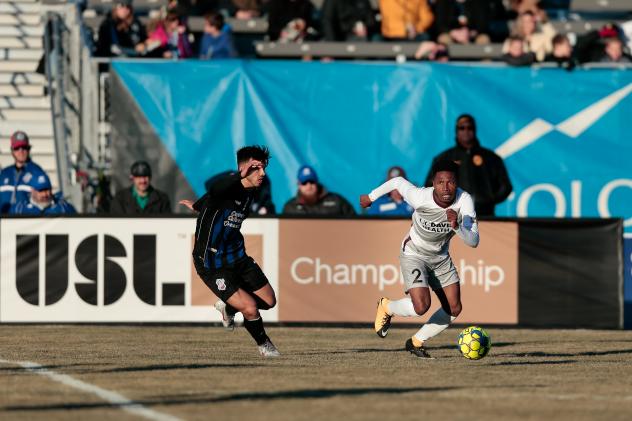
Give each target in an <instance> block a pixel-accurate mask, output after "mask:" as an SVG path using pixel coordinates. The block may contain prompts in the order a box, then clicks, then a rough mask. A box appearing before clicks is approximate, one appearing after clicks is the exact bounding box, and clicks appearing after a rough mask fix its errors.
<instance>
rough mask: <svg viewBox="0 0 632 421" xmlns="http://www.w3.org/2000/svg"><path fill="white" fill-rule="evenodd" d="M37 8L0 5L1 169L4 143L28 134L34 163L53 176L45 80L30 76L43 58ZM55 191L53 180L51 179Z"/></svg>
mask: <svg viewBox="0 0 632 421" xmlns="http://www.w3.org/2000/svg"><path fill="white" fill-rule="evenodd" d="M42 34H43V25H42V23H41V4H40V3H39V2H36V1H34V0H10V1H8V2H7V1H3V2H0V166H2V167H5V166H8V165H12V164H13V158H12V156H11V152H10V149H9V147H8V140H7V139H8V138H9V136H11V134H12V133H13V132H14V131H16V130H24V131H25V132H26V133H28V135H29V137H30V139H31V143H32V145H33V152H32V156H33V160H34V161H36V162H37V163H39V164H40V165H41V166H42V167H43V168H44V169H45V170H46V171H47V172H48V173H49V174H51V175H54V174H55V172H56V167H57V165H56V162H55V146H54V142H53V127H52V121H51V108H50V99H49V98H48V97H46V96H44V84H45V79H44V77H43V76H42V75H41V74H39V73H36V72H35V69H36V67H37V64H38V62H39V60H40V58H41V57H42V54H43V53H44V50H43V48H42ZM51 180H52V182H53V184H54V188H56V187H57V186H56V185H57V177H54V176H53V177H51Z"/></svg>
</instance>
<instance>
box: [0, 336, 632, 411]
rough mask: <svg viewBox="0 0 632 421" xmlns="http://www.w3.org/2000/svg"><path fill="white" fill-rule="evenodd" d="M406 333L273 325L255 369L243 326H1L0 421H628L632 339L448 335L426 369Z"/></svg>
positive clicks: (434, 347)
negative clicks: (469, 342)
mask: <svg viewBox="0 0 632 421" xmlns="http://www.w3.org/2000/svg"><path fill="white" fill-rule="evenodd" d="M415 330H416V328H415V327H404V326H395V327H393V328H392V330H391V332H390V333H389V336H388V337H387V338H386V339H380V338H378V337H377V336H376V335H375V334H374V333H373V331H372V330H371V328H349V329H343V328H297V327H272V328H269V329H268V331H269V334H270V337H271V338H272V339H273V341H274V342H275V344H276V345H277V346H278V347H279V349H280V351H281V352H282V353H283V357H282V358H279V359H263V358H261V357H260V356H259V355H258V354H257V352H256V347H255V346H254V344H253V343H252V342H251V339H250V338H249V337H248V335H247V333H246V331H245V330H244V329H243V328H238V329H237V330H236V331H235V332H232V333H230V332H224V331H223V330H222V329H221V328H219V327H182V326H178V327H163V326H161V327H156V326H131V327H129V326H68V325H55V326H35V325H34V326H30V325H27V326H12V325H0V340H1V344H2V345H1V351H0V390H1V391H2V393H1V394H0V419H2V420H4V419H7V420H12V419H17V420H39V419H41V420H62V419H63V420H66V419H91V420H93V419H113V420H117V421H122V420H128V419H129V420H138V419H157V420H177V419H181V420H250V419H252V420H277V421H284V420H345V421H351V420H373V419H375V420H409V419H410V420H412V419H415V420H421V419H441V420H443V419H459V420H509V419H521V420H522V419H533V420H543V419H549V420H555V421H558V420H584V419H585V420H589V419H590V420H594V419H603V420H629V419H632V332H626V331H594V330H527V329H500V328H497V329H493V328H490V329H487V331H488V333H489V334H490V335H491V337H492V342H493V347H492V350H491V352H490V354H489V355H488V356H487V357H486V358H484V359H483V360H480V361H469V360H466V359H465V358H463V357H461V356H460V355H459V354H458V353H457V351H456V348H455V343H456V337H457V335H458V332H459V329H449V330H447V331H446V332H444V333H443V334H441V335H440V336H439V337H437V338H435V339H433V341H432V342H429V343H428V348H429V351H430V352H431V353H432V355H433V356H435V357H436V359H435V360H430V361H428V360H419V359H416V358H415V357H413V356H411V355H410V354H408V353H406V352H404V351H402V348H403V344H404V341H405V340H406V339H407V337H408V336H409V335H411V334H412V333H414V332H415ZM26 362H30V363H33V364H37V365H30V366H29V365H28V364H27V363H26ZM95 390H96V391H95ZM125 399H127V400H125Z"/></svg>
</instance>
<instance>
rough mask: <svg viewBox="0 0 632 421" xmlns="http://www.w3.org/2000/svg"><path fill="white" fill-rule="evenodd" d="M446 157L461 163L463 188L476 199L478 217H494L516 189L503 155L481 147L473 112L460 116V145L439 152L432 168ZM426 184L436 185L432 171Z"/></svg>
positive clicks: (460, 182)
mask: <svg viewBox="0 0 632 421" xmlns="http://www.w3.org/2000/svg"><path fill="white" fill-rule="evenodd" d="M443 159H448V160H450V161H454V162H456V163H457V164H459V174H458V180H459V187H461V188H462V189H463V190H465V191H466V192H468V193H469V194H470V195H471V196H472V198H473V199H474V207H475V210H476V215H478V216H481V215H483V216H493V215H494V208H495V207H496V205H497V204H498V203H500V202H502V201H504V200H505V199H507V196H509V194H511V191H512V190H513V187H512V185H511V181H510V180H509V175H508V174H507V169H506V168H505V164H504V162H503V160H502V158H501V157H499V156H498V155H496V154H495V153H494V152H493V151H491V150H489V149H486V148H483V147H482V146H481V144H480V142H479V140H478V138H477V137H476V121H475V120H474V117H472V116H471V115H469V114H462V115H460V116H459V117H458V118H457V119H456V146H455V147H453V148H450V149H448V150H446V151H443V152H441V153H440V154H439V155H437V156H436V157H435V158H434V160H433V161H432V165H431V166H430V168H433V166H434V164H435V163H436V162H437V161H440V160H443ZM426 186H428V187H429V186H432V175H431V174H430V173H429V174H428V177H427V178H426Z"/></svg>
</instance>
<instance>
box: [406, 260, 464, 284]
mask: <svg viewBox="0 0 632 421" xmlns="http://www.w3.org/2000/svg"><path fill="white" fill-rule="evenodd" d="M399 263H400V268H401V270H402V276H403V279H404V288H405V289H404V291H406V292H408V290H410V289H411V288H419V287H424V288H428V287H430V288H432V289H433V290H437V289H441V288H445V287H447V286H448V285H452V284H455V283H457V282H459V281H460V279H459V274H458V273H457V271H456V268H455V267H454V264H453V263H452V258H451V257H450V255H443V256H422V255H410V254H404V253H400V255H399Z"/></svg>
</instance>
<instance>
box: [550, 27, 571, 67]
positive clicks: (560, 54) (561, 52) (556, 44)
mask: <svg viewBox="0 0 632 421" xmlns="http://www.w3.org/2000/svg"><path fill="white" fill-rule="evenodd" d="M545 61H548V62H553V63H557V65H558V66H559V67H562V68H564V69H566V70H573V69H574V68H575V66H577V64H578V63H577V59H576V58H575V57H574V56H573V47H572V46H571V42H570V41H569V40H568V37H567V36H566V35H563V34H557V35H555V36H554V37H553V51H552V52H551V54H547V56H546V58H545Z"/></svg>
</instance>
